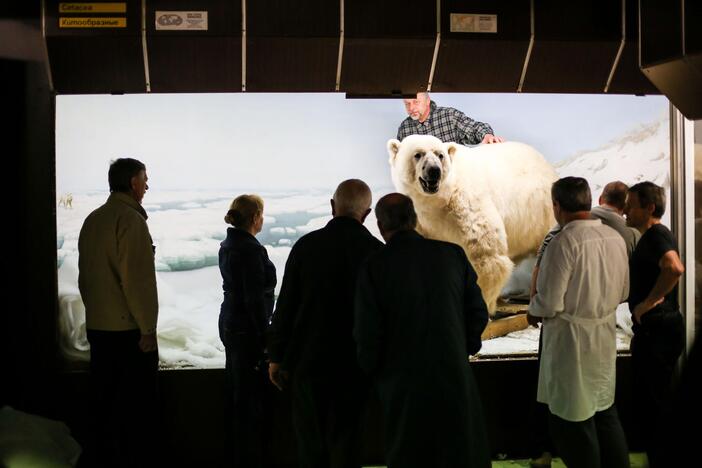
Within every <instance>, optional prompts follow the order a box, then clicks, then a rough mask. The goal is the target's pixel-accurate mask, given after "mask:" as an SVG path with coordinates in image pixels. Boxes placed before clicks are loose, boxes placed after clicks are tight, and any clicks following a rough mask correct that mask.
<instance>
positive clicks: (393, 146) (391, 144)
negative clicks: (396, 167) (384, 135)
mask: <svg viewBox="0 0 702 468" xmlns="http://www.w3.org/2000/svg"><path fill="white" fill-rule="evenodd" d="M401 144H402V143H400V141H399V140H395V139H394V138H393V139H391V140H388V145H387V147H388V155H389V156H390V164H391V165H392V164H393V163H394V162H395V156H397V152H398V151H400V145H401Z"/></svg>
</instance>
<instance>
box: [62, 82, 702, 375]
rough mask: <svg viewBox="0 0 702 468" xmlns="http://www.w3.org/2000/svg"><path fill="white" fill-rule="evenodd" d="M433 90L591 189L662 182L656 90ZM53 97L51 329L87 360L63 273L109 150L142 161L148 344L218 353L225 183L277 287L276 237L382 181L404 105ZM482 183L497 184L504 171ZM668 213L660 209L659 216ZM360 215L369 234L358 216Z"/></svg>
mask: <svg viewBox="0 0 702 468" xmlns="http://www.w3.org/2000/svg"><path fill="white" fill-rule="evenodd" d="M432 99H433V100H435V102H436V103H437V104H438V105H439V106H449V107H453V108H456V109H459V110H461V111H463V112H465V113H466V114H467V115H468V116H470V117H472V118H474V119H477V120H479V121H483V122H487V123H489V124H490V125H491V126H492V127H493V128H494V131H495V133H496V134H497V135H499V136H502V137H504V138H505V139H507V140H510V141H521V142H524V143H527V144H529V145H531V146H532V147H534V148H535V149H537V150H538V151H539V152H540V153H541V154H543V156H544V158H545V159H546V160H547V161H548V162H549V163H550V164H551V165H552V166H553V167H554V168H555V170H556V172H557V174H558V175H560V176H566V175H577V176H582V177H585V178H587V179H588V181H589V182H590V185H591V188H592V192H593V202H595V203H596V201H597V198H598V197H599V195H600V193H601V191H602V188H603V186H604V185H605V184H606V183H608V182H610V181H614V180H621V181H623V182H625V183H627V184H633V183H636V182H639V181H643V180H651V181H653V182H655V183H657V184H659V185H662V186H664V187H666V188H669V185H670V176H669V166H670V163H669V152H670V137H669V123H668V118H669V117H668V101H667V100H666V99H665V98H664V97H660V96H647V97H634V96H603V95H548V94H541V95H529V94H433V95H432ZM56 101H57V103H56V105H57V110H56V159H57V161H56V168H57V184H56V185H57V200H60V201H59V207H58V209H57V224H58V237H57V255H58V264H59V294H60V309H61V310H60V317H61V318H60V320H61V329H62V338H61V342H62V348H63V350H64V352H65V354H66V355H67V356H68V357H69V358H71V359H76V360H86V359H87V350H88V346H87V341H86V339H85V318H84V309H83V304H82V301H81V298H80V294H79V292H78V287H77V275H78V271H77V241H78V234H79V231H80V228H81V225H82V223H83V220H84V219H85V217H86V216H87V215H88V214H89V213H90V212H91V211H92V210H94V209H95V208H97V207H98V206H100V205H101V204H102V203H104V201H105V199H106V198H107V195H108V187H107V169H108V166H109V162H110V160H112V159H115V158H118V157H133V158H136V159H139V160H141V161H143V162H144V163H145V164H146V166H147V172H148V176H149V187H150V189H149V191H148V192H147V193H146V196H145V198H144V208H145V209H146V210H147V212H148V213H149V220H148V224H149V228H150V231H151V234H152V236H153V239H154V243H155V244H156V246H157V248H156V268H157V277H158V287H159V302H160V316H159V343H160V352H161V356H160V357H161V363H162V365H163V366H167V367H180V366H187V367H219V366H223V363H224V354H223V347H222V344H221V342H220V340H219V336H218V331H217V318H218V314H219V308H220V303H221V300H222V280H221V277H220V273H219V270H218V266H217V258H218V249H219V243H220V241H221V240H222V239H223V238H224V236H225V232H226V227H227V226H226V225H225V223H224V222H223V217H224V214H225V213H226V211H227V209H228V204H229V203H230V201H231V200H232V198H233V197H234V196H236V195H239V194H241V193H252V192H253V193H258V194H259V195H261V196H262V197H263V198H264V200H265V202H266V207H265V215H266V218H265V223H264V228H263V231H262V232H261V234H260V235H259V236H258V239H259V241H260V242H261V243H262V244H263V245H265V246H266V248H267V250H268V253H269V255H270V257H271V259H272V260H273V262H274V263H275V265H276V268H277V272H278V289H279V288H280V284H281V281H282V274H283V269H284V265H285V260H286V259H287V256H288V254H289V252H290V249H291V246H292V245H293V244H294V243H295V241H296V240H297V239H299V238H300V237H301V236H302V235H304V234H305V233H307V232H309V231H311V230H313V229H317V228H319V227H321V226H323V225H324V224H325V223H326V222H327V221H328V220H329V219H330V216H331V214H330V208H329V199H330V197H331V195H332V193H333V190H334V188H335V187H336V185H337V184H338V183H339V182H340V181H342V180H344V179H347V178H352V177H353V178H361V179H363V180H365V181H366V182H367V183H368V184H369V185H370V186H371V188H372V189H373V192H374V193H373V198H374V201H375V200H378V198H379V197H380V196H382V195H383V194H385V193H388V192H390V191H394V190H395V188H394V187H393V181H392V178H391V174H390V168H389V166H388V155H387V151H386V143H387V141H388V140H389V139H392V138H395V137H396V134H397V129H398V125H399V123H400V122H401V121H402V120H403V119H404V118H405V117H406V113H405V110H404V107H403V103H402V101H399V100H357V99H353V100H346V99H344V97H343V95H339V94H197V95H187V94H179V95H123V96H108V95H100V96H58V97H57V100H56ZM495 183H496V184H498V185H502V186H504V189H505V190H509V188H510V182H509V181H508V180H503V179H499V178H498V180H496V181H495ZM698 192H699V190H698ZM549 209H550V206H549ZM515 211H516V212H519V211H520V210H515ZM698 212H699V211H698ZM669 220H670V217H669V213H666V216H665V218H664V223H665V224H667V225H669V224H670V222H669ZM519 222H521V223H529V222H530V220H520V221H519ZM366 226H367V227H368V228H369V229H370V230H371V232H373V233H374V234H375V235H378V236H379V234H378V230H377V227H376V225H375V219H374V218H373V216H372V215H371V217H369V219H368V220H366ZM543 234H545V232H544V233H543ZM508 241H509V240H508ZM700 251H702V249H698V255H699V252H700ZM698 258H699V257H698ZM532 265H533V258H529V259H527V260H525V261H524V262H522V263H521V264H520V265H518V266H517V268H516V270H515V274H514V275H513V276H512V278H510V281H509V282H508V283H507V285H506V286H505V289H503V294H504V295H509V296H510V297H511V298H512V300H513V301H516V302H517V303H518V302H519V300H518V299H519V298H523V297H525V296H527V295H528V289H529V276H530V273H531V268H532ZM276 292H277V291H276ZM618 316H619V324H620V327H621V329H622V331H621V333H620V349H627V348H628V333H629V331H628V330H629V327H630V323H631V322H630V318H629V313H628V309H627V308H626V305H624V306H622V307H621V310H620V311H619V314H618ZM537 347H538V330H537V329H526V330H520V331H516V332H513V333H510V334H509V335H508V336H507V337H501V338H496V339H493V340H486V341H485V342H484V348H483V350H482V351H481V355H482V356H484V357H487V356H500V357H516V356H523V355H525V354H526V355H531V354H535V352H536V349H537Z"/></svg>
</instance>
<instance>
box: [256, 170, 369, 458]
mask: <svg viewBox="0 0 702 468" xmlns="http://www.w3.org/2000/svg"><path fill="white" fill-rule="evenodd" d="M370 206H371V191H370V189H369V188H368V186H367V185H366V184H365V183H364V182H363V181H361V180H357V179H350V180H346V181H344V182H342V183H341V184H340V185H339V187H338V188H337V189H336V192H334V197H333V198H332V200H331V209H332V216H333V218H332V220H331V221H329V223H327V225H326V226H325V227H323V228H322V229H319V230H317V231H313V232H310V233H309V234H307V235H305V236H303V237H301V238H300V239H299V240H298V241H297V242H296V243H295V245H294V246H293V248H292V251H291V252H290V256H289V257H288V261H287V263H286V264H285V274H284V276H283V284H282V287H281V290H280V295H279V296H278V303H277V305H276V309H275V313H274V315H273V321H272V323H271V326H270V329H269V334H268V338H269V340H268V353H269V356H270V361H271V362H270V366H269V374H270V379H271V382H273V384H274V385H275V386H276V387H278V388H279V389H280V390H285V389H289V390H290V392H291V397H292V411H293V425H294V428H295V435H296V437H297V443H298V453H299V460H300V465H299V466H301V467H321V466H325V467H327V466H328V467H349V468H351V467H354V468H357V467H360V466H361V465H360V459H359V454H360V452H361V450H360V447H359V436H358V429H359V428H358V426H359V417H360V415H361V413H362V410H363V407H364V405H365V400H366V396H367V394H368V383H367V381H366V380H365V378H364V377H363V374H362V372H361V370H360V368H359V367H358V364H357V362H356V348H355V344H354V341H353V335H352V331H353V310H354V308H353V299H354V291H355V285H356V276H357V273H358V270H359V268H360V265H361V263H362V261H363V260H364V259H365V258H366V257H367V256H368V255H369V254H370V253H372V252H375V251H377V250H378V249H380V248H381V247H382V245H383V244H382V242H380V241H379V240H378V239H376V238H375V237H373V235H372V234H371V233H370V232H369V231H368V230H367V229H366V228H365V227H364V226H363V222H364V221H365V219H366V217H367V216H368V214H369V213H370Z"/></svg>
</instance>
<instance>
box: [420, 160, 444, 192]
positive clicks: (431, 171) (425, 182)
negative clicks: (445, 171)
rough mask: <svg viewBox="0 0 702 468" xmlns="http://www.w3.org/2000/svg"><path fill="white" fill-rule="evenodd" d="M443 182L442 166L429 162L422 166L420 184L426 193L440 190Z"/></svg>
mask: <svg viewBox="0 0 702 468" xmlns="http://www.w3.org/2000/svg"><path fill="white" fill-rule="evenodd" d="M439 182H441V166H439V165H438V164H435V163H427V164H425V165H424V166H423V167H422V175H421V176H419V184H420V185H421V186H422V190H424V193H436V192H438V191H439Z"/></svg>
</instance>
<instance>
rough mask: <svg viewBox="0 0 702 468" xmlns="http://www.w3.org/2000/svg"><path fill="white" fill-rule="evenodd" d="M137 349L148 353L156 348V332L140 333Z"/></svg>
mask: <svg viewBox="0 0 702 468" xmlns="http://www.w3.org/2000/svg"><path fill="white" fill-rule="evenodd" d="M139 349H140V350H141V352H143V353H150V352H152V351H156V350H158V341H157V340H156V333H152V334H150V335H141V338H140V339H139Z"/></svg>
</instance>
